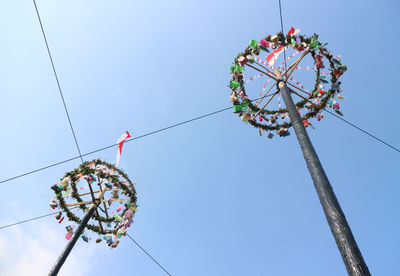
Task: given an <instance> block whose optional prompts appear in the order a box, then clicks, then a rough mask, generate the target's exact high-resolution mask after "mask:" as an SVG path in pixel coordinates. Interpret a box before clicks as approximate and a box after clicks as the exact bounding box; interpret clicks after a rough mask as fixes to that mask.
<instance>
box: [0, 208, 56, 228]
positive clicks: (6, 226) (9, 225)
mask: <svg viewBox="0 0 400 276" xmlns="http://www.w3.org/2000/svg"><path fill="white" fill-rule="evenodd" d="M58 213H60V212H53V213H50V214H47V215H43V216H38V217H34V218H30V219H27V220H22V221H18V222H15V223H11V224H8V225H4V226H1V227H0V230H1V229H4V228H8V227H11V226H14V225H18V224H22V223H25V222H29V221H33V220H37V219H41V218H45V217H48V216H51V215H55V214H58Z"/></svg>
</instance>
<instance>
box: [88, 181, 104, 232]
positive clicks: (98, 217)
mask: <svg viewBox="0 0 400 276" xmlns="http://www.w3.org/2000/svg"><path fill="white" fill-rule="evenodd" d="M101 183H103V182H102V181H100V183H97V185H99V188H100V191H101V190H102V188H101ZM91 192H92V195H94V194H93V190H91ZM100 194H101V193H100ZM101 198H103V199H104V197H101ZM94 202H96V201H94ZM97 207H99V206H97ZM97 207H96V212H97V220H98V222H99V226H100V229H101V231H102V232H104V230H103V225H102V224H101V221H100V216H99V212H98V210H97Z"/></svg>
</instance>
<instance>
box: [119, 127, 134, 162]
mask: <svg viewBox="0 0 400 276" xmlns="http://www.w3.org/2000/svg"><path fill="white" fill-rule="evenodd" d="M129 137H131V135H130V134H129V132H128V131H126V133H124V134H122V136H121V137H120V138H119V139H118V141H117V143H118V144H119V145H118V148H117V157H116V160H115V167H118V164H119V159H120V158H121V153H122V146H123V145H124V142H125V140H126V139H128V138H129Z"/></svg>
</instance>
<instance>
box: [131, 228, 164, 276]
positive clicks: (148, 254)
mask: <svg viewBox="0 0 400 276" xmlns="http://www.w3.org/2000/svg"><path fill="white" fill-rule="evenodd" d="M126 235H127V236H128V237H129V238H130V239H131V240H132V241H133V242H134V243H135V244H136V245H137V246H138V247H139V248H140V249H141V250H142V251H143V252H144V253H145V254H146V255H147V256H148V257H149V258H150V259H152V260H153V261H154V262H155V263H156V264H157V265H158V266H159V267H160V268H161V269H162V270H164V272H165V273H167V274H168V275H169V276H172V275H171V274H170V273H169V272H168V271H167V270H166V269H165V268H164V267H163V266H162V265H161V264H160V263H159V262H157V261H156V259H154V258H153V256H151V255H150V253H149V252H147V251H146V249H144V248H143V247H142V246H141V245H140V244H138V242H137V241H135V240H134V239H133V238H132V237H131V236H130V235H129V234H128V233H127V234H126Z"/></svg>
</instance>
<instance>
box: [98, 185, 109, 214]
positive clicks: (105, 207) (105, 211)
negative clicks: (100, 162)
mask: <svg viewBox="0 0 400 276" xmlns="http://www.w3.org/2000/svg"><path fill="white" fill-rule="evenodd" d="M97 184H98V185H99V188H100V190H101V183H97ZM101 199H102V200H104V195H103V196H102V197H101ZM103 206H104V213H106V218H107V220H108V219H109V218H108V212H107V205H106V203H105V201H103Z"/></svg>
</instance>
